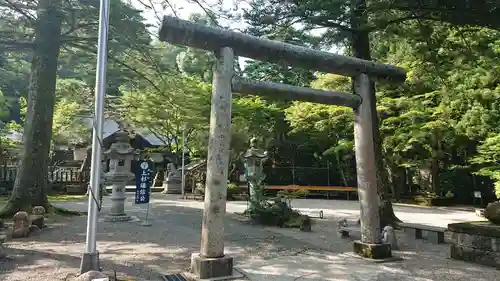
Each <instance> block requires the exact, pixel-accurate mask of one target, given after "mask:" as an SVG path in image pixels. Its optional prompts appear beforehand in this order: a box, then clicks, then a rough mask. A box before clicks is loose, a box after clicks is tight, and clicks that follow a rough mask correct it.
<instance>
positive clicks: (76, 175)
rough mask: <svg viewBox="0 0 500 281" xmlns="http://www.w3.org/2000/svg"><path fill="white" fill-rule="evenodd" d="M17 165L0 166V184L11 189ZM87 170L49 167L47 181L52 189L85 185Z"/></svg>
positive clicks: (87, 178) (87, 177)
mask: <svg viewBox="0 0 500 281" xmlns="http://www.w3.org/2000/svg"><path fill="white" fill-rule="evenodd" d="M16 175H17V167H16V166H4V167H1V168H0V186H1V187H4V188H6V189H7V190H9V191H10V190H12V188H13V186H14V181H15V180H16ZM89 178H90V173H89V172H88V171H85V172H80V171H79V168H74V167H49V173H48V181H49V183H51V187H52V188H53V189H54V188H55V189H60V188H62V189H65V187H67V186H81V185H86V184H87V183H88V181H89Z"/></svg>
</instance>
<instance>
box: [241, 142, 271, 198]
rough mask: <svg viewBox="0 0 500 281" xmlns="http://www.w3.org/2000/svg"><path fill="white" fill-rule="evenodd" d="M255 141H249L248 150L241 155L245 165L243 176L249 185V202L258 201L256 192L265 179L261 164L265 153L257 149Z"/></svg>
mask: <svg viewBox="0 0 500 281" xmlns="http://www.w3.org/2000/svg"><path fill="white" fill-rule="evenodd" d="M257 143H258V141H257V139H256V138H252V139H251V140H250V148H249V149H248V150H247V151H246V152H245V153H244V154H243V156H242V157H243V162H244V164H245V175H246V178H247V181H248V184H249V187H250V188H249V189H250V190H249V193H250V194H249V195H250V202H253V201H255V200H259V198H256V197H257V194H258V192H257V190H258V189H259V188H261V183H262V181H263V180H264V179H265V178H266V176H265V175H264V172H263V166H262V165H263V164H264V162H265V161H266V160H267V158H268V157H267V151H265V150H262V149H259V148H257Z"/></svg>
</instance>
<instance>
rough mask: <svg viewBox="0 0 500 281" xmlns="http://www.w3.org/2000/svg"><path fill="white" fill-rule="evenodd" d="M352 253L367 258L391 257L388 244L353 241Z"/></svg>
mask: <svg viewBox="0 0 500 281" xmlns="http://www.w3.org/2000/svg"><path fill="white" fill-rule="evenodd" d="M354 253H356V254H358V255H360V256H362V257H364V258H369V259H376V260H381V259H387V258H390V257H392V250H391V245H390V244H368V243H363V242H361V241H359V240H358V241H354Z"/></svg>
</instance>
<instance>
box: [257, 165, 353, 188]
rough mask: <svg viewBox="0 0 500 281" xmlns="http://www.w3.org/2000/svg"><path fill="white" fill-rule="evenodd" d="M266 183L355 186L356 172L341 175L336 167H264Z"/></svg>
mask: <svg viewBox="0 0 500 281" xmlns="http://www.w3.org/2000/svg"><path fill="white" fill-rule="evenodd" d="M265 174H266V179H265V183H266V184H267V185H305V186H307V185H314V186H345V185H346V181H347V186H356V174H355V173H347V174H344V175H342V174H341V173H340V172H339V170H338V168H337V167H331V166H330V167H300V166H295V167H285V166H281V167H279V166H278V167H266V169H265Z"/></svg>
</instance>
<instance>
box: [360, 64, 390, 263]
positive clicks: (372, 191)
mask: <svg viewBox="0 0 500 281" xmlns="http://www.w3.org/2000/svg"><path fill="white" fill-rule="evenodd" d="M354 83H355V94H357V95H359V96H360V97H361V100H362V102H361V105H360V106H359V107H357V108H356V109H355V110H354V114H355V122H354V142H355V154H356V167H357V180H358V196H359V202H360V208H361V217H360V221H361V240H360V241H355V242H354V252H355V253H357V254H358V255H360V256H362V257H366V258H371V259H386V258H390V257H391V256H392V253H391V246H390V245H389V244H382V242H381V237H380V236H381V231H380V228H381V227H380V214H379V205H380V198H379V194H378V188H377V165H376V160H375V142H374V132H373V129H374V128H373V124H372V122H373V120H372V119H373V118H374V116H375V114H376V112H372V111H373V109H374V108H375V102H376V101H375V93H374V90H375V89H374V87H373V83H372V81H371V80H370V77H368V76H367V75H366V74H360V75H358V76H356V77H355V78H354Z"/></svg>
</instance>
